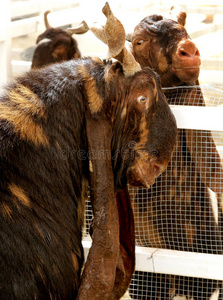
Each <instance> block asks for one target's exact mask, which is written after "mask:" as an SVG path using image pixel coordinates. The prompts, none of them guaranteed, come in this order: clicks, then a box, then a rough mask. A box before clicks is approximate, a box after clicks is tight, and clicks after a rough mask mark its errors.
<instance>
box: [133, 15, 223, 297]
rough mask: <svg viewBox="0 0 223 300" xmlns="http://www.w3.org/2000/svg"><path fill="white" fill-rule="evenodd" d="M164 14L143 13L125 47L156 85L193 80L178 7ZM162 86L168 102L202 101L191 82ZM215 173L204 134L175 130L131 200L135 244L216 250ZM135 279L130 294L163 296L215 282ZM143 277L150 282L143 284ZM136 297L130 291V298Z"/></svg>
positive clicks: (194, 66) (218, 174)
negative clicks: (166, 157)
mask: <svg viewBox="0 0 223 300" xmlns="http://www.w3.org/2000/svg"><path fill="white" fill-rule="evenodd" d="M172 14H174V10H172ZM172 17H173V16H172ZM172 17H171V16H170V18H164V17H163V16H161V15H151V16H149V17H147V18H145V19H143V20H142V21H141V22H140V23H139V24H138V25H137V26H136V28H135V30H134V33H133V35H132V53H133V55H134V56H135V58H136V60H137V61H138V62H139V63H140V64H141V66H144V67H145V66H149V67H151V68H152V69H153V70H155V71H156V72H157V73H158V74H159V75H160V79H161V84H162V86H163V87H175V86H185V87H187V86H194V85H195V84H196V85H198V84H199V82H198V76H199V68H200V54H199V50H198V49H197V47H196V46H195V44H194V43H193V42H192V41H191V39H190V38H189V35H188V33H187V32H186V30H185V28H184V25H185V22H186V13H185V12H184V11H180V12H179V14H176V17H175V18H174V19H175V20H173V18H172ZM165 91H166V92H165V94H166V96H167V101H168V103H169V104H180V105H199V106H204V105H205V102H204V98H203V95H202V92H201V89H199V87H197V86H196V87H194V88H193V87H191V88H189V87H188V88H184V89H183V88H181V89H177V88H175V89H169V90H168V89H166V90H165ZM207 148H208V152H207ZM222 175H223V171H222V166H221V160H220V157H219V155H218V152H217V150H216V146H215V143H214V141H213V138H212V135H211V133H210V132H208V131H198V130H183V129H180V130H178V138H177V143H176V145H175V148H174V152H173V156H172V159H171V162H170V164H169V165H168V167H167V169H166V171H165V172H164V173H163V174H162V175H161V176H160V177H159V178H158V179H157V180H156V182H155V184H154V185H152V186H151V188H150V189H149V190H145V189H139V190H138V193H137V195H136V198H135V200H134V204H133V211H134V216H135V220H140V219H143V220H144V221H143V223H144V226H142V224H141V226H140V224H139V223H138V222H136V221H135V223H136V224H135V228H136V238H137V243H138V244H139V245H143V246H150V247H158V248H167V249H175V250H183V251H193V252H203V253H213V254H222V246H221V238H222V237H221V235H220V232H219V228H218V226H217V223H216V221H215V217H214V213H213V208H212V204H211V201H212V200H211V197H210V193H209V191H208V188H210V189H211V190H212V191H214V192H222V186H223V185H222ZM146 224H147V225H146ZM135 279H136V280H138V282H139V285H138V286H137V293H138V299H152V300H155V299H163V300H166V299H170V297H171V296H170V295H171V292H173V293H175V294H177V295H186V296H187V297H189V298H190V297H193V299H196V300H198V299H199V300H201V299H202V300H204V299H209V297H210V295H211V294H212V293H213V291H214V290H215V289H216V288H217V287H218V282H217V281H215V280H204V279H199V278H197V279H196V278H194V279H193V278H186V277H179V276H167V275H161V274H148V273H147V274H146V273H143V272H136V274H135ZM146 280H148V282H149V281H151V282H150V283H149V286H148V283H147V284H146ZM142 281H144V285H143V284H142ZM135 284H136V281H134V284H133V285H131V287H130V290H131V291H130V293H132V295H133V293H134V287H135ZM151 285H152V288H151ZM141 286H143V288H141ZM202 289H203V290H202ZM136 297H137V296H136V295H135V294H134V299H136Z"/></svg>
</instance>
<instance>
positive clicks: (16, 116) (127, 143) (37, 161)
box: [0, 4, 177, 300]
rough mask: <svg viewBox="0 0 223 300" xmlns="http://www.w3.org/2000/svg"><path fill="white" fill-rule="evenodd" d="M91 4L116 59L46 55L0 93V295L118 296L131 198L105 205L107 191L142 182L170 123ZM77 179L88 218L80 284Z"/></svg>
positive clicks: (146, 73) (146, 76)
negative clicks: (50, 60)
mask: <svg viewBox="0 0 223 300" xmlns="http://www.w3.org/2000/svg"><path fill="white" fill-rule="evenodd" d="M103 12H104V14H105V15H106V17H107V22H106V25H105V29H104V30H103V31H102V32H101V37H102V38H103V37H105V38H106V41H107V42H108V46H109V53H111V55H112V56H114V57H117V54H119V57H118V58H119V60H120V62H111V61H101V60H100V59H97V58H96V59H92V58H86V59H83V60H72V61H69V62H63V63H60V64H52V65H51V66H48V67H46V68H43V69H39V70H32V71H30V72H28V73H27V74H26V75H24V76H22V77H19V78H17V79H16V80H15V81H14V82H13V83H12V84H10V85H9V86H8V88H6V90H5V92H4V94H3V95H2V96H1V97H0V107H1V109H0V139H1V150H0V166H1V180H0V193H1V202H0V205H1V210H0V224H1V230H0V240H1V243H0V263H1V272H0V298H1V299H21V300H22V299H39V300H40V299H41V300H42V299H75V298H76V297H77V298H78V299H81V300H84V299H119V298H120V297H121V295H122V294H123V293H124V292H125V290H126V289H127V286H128V283H129V281H130V278H131V275H132V274H131V273H132V268H131V267H130V268H129V266H132V264H133V263H132V260H134V255H133V256H132V254H131V253H134V235H133V232H132V229H133V226H134V225H133V218H132V216H131V205H130V203H129V202H128V199H129V198H128V195H127V197H126V199H127V202H124V201H123V200H122V199H123V198H120V199H119V200H120V202H119V203H118V204H117V205H116V199H115V192H116V191H119V190H123V189H124V188H125V187H126V184H127V182H129V183H131V184H133V185H137V186H139V185H141V186H144V187H146V186H148V185H150V184H153V183H154V180H155V178H156V177H157V176H158V175H159V174H160V173H161V172H162V171H164V169H165V168H166V166H167V164H168V161H169V160H170V156H171V152H172V149H173V146H174V142H175V139H176V134H177V128H176V123H175V119H174V117H173V115H172V113H171V110H170V108H169V106H168V104H167V102H166V100H165V98H164V96H163V94H162V92H161V88H160V84H159V81H158V79H157V76H156V74H155V73H154V72H153V71H151V69H150V68H144V69H141V68H140V66H139V64H137V63H136V62H135V60H134V58H133V57H132V56H131V55H130V53H128V52H127V50H126V49H125V47H124V44H125V32H124V28H123V26H122V24H121V23H120V22H119V21H118V20H117V19H116V18H115V17H114V16H113V14H112V12H111V10H110V8H109V5H108V4H106V5H105V7H104V9H103ZM111 32H112V34H111ZM117 33H119V34H117ZM133 66H134V67H133ZM89 164H90V165H91V167H90V168H89ZM90 170H91V171H92V172H90ZM87 180H88V181H89V183H90V186H91V193H92V199H93V211H94V222H93V235H92V247H91V248H90V252H89V255H88V259H87V262H86V264H85V268H84V272H83V277H82V281H81V285H80V272H81V267H82V264H83V249H82V245H81V229H82V223H83V218H84V202H83V199H82V196H83V193H84V191H85V183H84V182H85V181H87ZM119 221H120V224H121V225H120V228H119ZM124 221H126V223H127V224H123V225H125V226H126V227H125V226H122V223H123V222H124ZM129 228H130V232H131V236H129V235H128V230H129ZM119 232H120V234H121V236H120V234H119ZM129 239H130V242H129ZM126 245H128V246H129V248H128V247H127V248H126V247H125V246H126ZM129 250H130V253H129ZM132 251H133V252H132ZM129 254H130V255H129ZM79 285H80V288H79V291H78V287H79ZM77 293H78V296H77Z"/></svg>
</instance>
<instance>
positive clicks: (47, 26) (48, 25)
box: [44, 10, 52, 29]
mask: <svg viewBox="0 0 223 300" xmlns="http://www.w3.org/2000/svg"><path fill="white" fill-rule="evenodd" d="M50 12H51V11H50V10H47V11H45V13H44V24H45V27H46V29H49V28H52V26H50V24H49V21H48V18H47V16H48V14H49V13H50Z"/></svg>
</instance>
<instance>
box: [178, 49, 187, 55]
mask: <svg viewBox="0 0 223 300" xmlns="http://www.w3.org/2000/svg"><path fill="white" fill-rule="evenodd" d="M180 55H182V56H188V54H187V52H185V51H183V50H182V51H181V52H180Z"/></svg>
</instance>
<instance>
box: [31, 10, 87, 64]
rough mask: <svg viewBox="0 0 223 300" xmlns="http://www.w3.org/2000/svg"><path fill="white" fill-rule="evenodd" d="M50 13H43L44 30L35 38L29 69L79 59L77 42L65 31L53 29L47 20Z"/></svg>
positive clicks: (79, 53)
mask: <svg viewBox="0 0 223 300" xmlns="http://www.w3.org/2000/svg"><path fill="white" fill-rule="evenodd" d="M49 13H50V11H49V10H48V11H46V12H45V13H44V23H45V27H46V30H45V31H44V32H43V33H42V34H40V35H39V36H38V37H37V40H36V43H37V46H36V48H35V50H34V53H33V58H32V64H31V69H35V68H40V67H43V66H46V65H48V64H51V63H56V62H60V61H65V60H70V59H78V58H81V52H80V50H79V48H78V44H77V41H76V40H75V39H74V38H72V36H71V35H70V34H69V33H68V32H67V31H65V30H63V29H60V28H53V27H52V26H50V24H49V21H48V19H47V16H48V14H49Z"/></svg>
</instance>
